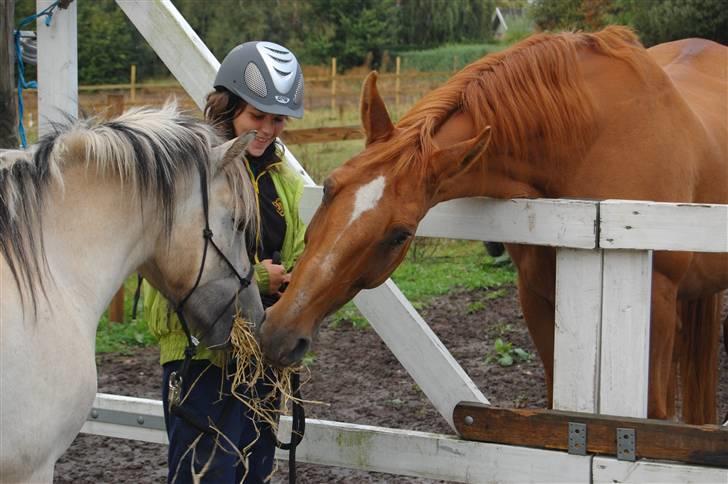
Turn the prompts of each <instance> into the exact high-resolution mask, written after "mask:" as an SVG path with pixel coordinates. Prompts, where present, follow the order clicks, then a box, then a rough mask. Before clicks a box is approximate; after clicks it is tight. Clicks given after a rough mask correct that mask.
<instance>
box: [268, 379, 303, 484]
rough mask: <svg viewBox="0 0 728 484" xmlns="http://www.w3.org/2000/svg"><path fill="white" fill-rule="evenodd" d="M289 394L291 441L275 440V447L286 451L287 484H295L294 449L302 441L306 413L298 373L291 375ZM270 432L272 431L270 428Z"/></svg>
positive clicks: (276, 438) (274, 436)
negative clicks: (291, 402)
mask: <svg viewBox="0 0 728 484" xmlns="http://www.w3.org/2000/svg"><path fill="white" fill-rule="evenodd" d="M291 394H292V395H293V415H292V417H291V441H290V442H281V441H280V440H278V437H277V436H276V435H275V433H274V434H273V438H275V442H276V447H278V448H279V449H281V450H287V451H288V482H289V483H290V484H295V483H296V447H298V444H300V443H301V441H302V440H303V434H304V433H305V431H306V413H305V411H304V409H303V405H302V404H301V376H300V374H299V373H298V372H296V373H294V374H293V375H291ZM271 432H273V429H272V428H271Z"/></svg>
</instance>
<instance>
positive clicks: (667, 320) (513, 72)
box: [260, 27, 728, 423]
mask: <svg viewBox="0 0 728 484" xmlns="http://www.w3.org/2000/svg"><path fill="white" fill-rule="evenodd" d="M727 51H728V49H726V48H725V47H723V46H721V45H719V44H716V43H713V42H709V41H705V40H700V39H688V40H682V41H677V42H672V43H668V44H663V45H659V46H656V47H653V48H651V49H649V50H645V49H644V48H643V47H642V46H641V45H640V43H639V41H638V39H637V38H636V36H635V35H634V34H633V33H632V32H631V31H630V30H628V29H626V28H622V27H610V28H607V29H605V30H604V31H602V32H599V33H594V34H588V33H561V34H553V35H550V34H539V35H535V36H532V37H530V38H528V39H526V40H525V41H523V42H521V43H519V44H517V45H516V46H514V47H512V48H510V49H509V50H507V51H504V52H502V53H498V54H493V55H490V56H487V57H485V58H483V59H481V60H479V61H477V62H475V63H473V64H471V65H469V66H467V67H466V68H464V69H463V70H462V71H460V72H459V73H457V74H455V75H454V76H453V77H452V79H450V80H449V81H448V82H447V83H446V84H444V85H443V86H441V87H440V88H438V89H436V90H434V91H433V92H431V93H430V94H428V95H426V96H425V97H424V98H423V99H421V100H420V101H419V102H418V103H417V104H416V105H415V106H414V107H413V108H412V109H411V110H410V111H409V112H408V113H407V114H406V115H405V116H404V117H403V118H402V119H401V121H400V122H399V123H398V124H397V125H396V126H394V125H393V123H392V121H391V120H390V118H389V115H388V113H387V110H386V107H385V105H384V103H383V101H382V99H381V97H380V95H379V94H378V91H377V88H376V79H377V78H376V75H375V74H370V76H369V77H368V78H367V80H366V81H365V83H364V88H363V94H362V104H361V111H362V113H361V114H362V123H363V127H364V130H365V132H366V147H365V149H364V151H363V152H361V153H360V154H358V155H356V156H355V157H354V158H352V159H351V160H349V161H348V162H346V163H345V164H344V165H343V166H341V167H340V168H338V169H337V170H335V171H334V172H333V173H332V174H331V176H329V177H328V179H327V180H326V182H325V183H324V197H323V201H322V204H321V206H320V207H319V209H318V211H317V212H316V214H315V216H314V218H313V220H312V221H311V224H310V226H309V229H308V233H307V237H308V244H307V247H306V250H305V252H304V254H303V256H302V257H301V259H300V261H299V262H298V264H297V267H296V270H295V271H294V272H293V280H292V281H291V284H290V286H289V287H288V289H287V290H286V292H285V295H284V296H283V298H282V299H281V301H280V302H279V303H278V304H276V305H275V306H274V307H273V308H271V309H270V310H269V312H268V315H267V318H266V321H265V323H264V324H263V326H262V328H261V334H260V337H261V343H262V346H263V350H264V352H265V354H266V355H267V356H268V358H269V359H270V360H271V361H272V362H274V363H277V364H289V363H291V362H293V361H295V360H298V359H300V358H301V357H302V355H303V353H304V351H305V350H306V348H307V347H308V345H309V343H310V341H311V338H312V336H313V334H314V332H315V330H316V328H317V326H318V325H319V324H320V323H321V321H322V319H323V318H324V317H325V316H327V315H328V314H330V313H332V312H333V311H335V310H336V309H337V308H339V307H340V306H341V305H342V304H344V303H345V302H346V301H348V300H349V299H351V298H352V297H353V296H354V295H355V294H356V293H357V292H358V291H359V290H361V289H364V288H371V287H375V286H377V285H378V284H381V283H382V282H383V281H384V280H385V279H386V278H387V277H388V276H389V275H390V274H391V273H392V271H393V270H394V268H395V267H396V266H397V265H398V264H399V263H400V262H401V261H402V258H403V257H404V255H405V252H406V250H407V248H408V246H409V245H410V243H411V242H412V239H413V237H414V234H415V231H416V229H417V225H418V223H419V221H420V220H421V219H422V218H423V217H424V215H425V213H426V212H427V211H428V210H429V209H430V208H431V207H432V206H434V205H436V204H437V203H439V202H442V201H445V200H450V199H453V198H460V197H472V196H488V197H495V198H518V197H529V198H533V197H544V198H564V197H568V198H590V199H608V198H618V199H634V200H654V201H662V202H695V203H728V144H727V143H726V139H728V132H727V126H726V122H727V120H726V105H728V103H727V100H726V93H728V89H727V88H726V59H727V58H728V52H727ZM508 250H509V252H510V254H511V256H512V258H513V260H514V262H515V264H516V266H517V269H518V288H519V295H520V300H521V305H522V310H523V314H524V317H525V319H526V322H527V324H528V328H529V331H530V333H531V336H532V338H533V340H534V342H535V344H536V347H537V349H538V352H539V355H540V357H541V359H542V361H543V364H544V366H545V369H546V374H547V384H548V388H549V397H551V393H552V392H551V390H552V377H553V346H554V291H555V288H554V286H555V265H556V263H555V250H554V249H553V248H548V247H536V246H527V245H510V246H508ZM726 287H728V254H707V253H704V254H703V253H701V254H698V253H686V252H658V253H655V255H654V275H653V280H652V288H653V292H652V322H651V325H652V326H651V343H650V349H649V351H650V387H649V410H648V411H649V415H650V416H652V417H656V418H666V417H668V416H669V415H670V414H671V413H672V412H673V411H674V410H673V405H672V404H671V403H669V402H671V401H672V399H671V398H669V397H668V395H670V393H671V392H672V391H674V386H673V385H674V379H673V378H671V375H672V374H673V370H672V369H671V367H672V365H673V356H677V357H679V358H680V363H681V364H680V367H681V368H682V372H683V375H682V376H683V386H682V388H683V407H684V418H685V420H686V421H688V422H693V423H702V422H711V423H712V422H715V420H716V411H715V393H716V380H717V376H716V375H717V352H718V346H719V345H718V335H719V321H718V317H719V316H718V315H719V305H720V302H719V301H720V299H719V296H720V292H721V291H722V290H723V289H725V288H726ZM678 335H679V337H678ZM678 339H679V340H680V341H681V343H680V344H676V342H677V341H678Z"/></svg>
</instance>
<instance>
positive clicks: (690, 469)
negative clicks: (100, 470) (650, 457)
mask: <svg viewBox="0 0 728 484" xmlns="http://www.w3.org/2000/svg"><path fill="white" fill-rule="evenodd" d="M592 476H593V482H594V483H595V484H596V483H599V484H601V483H604V484H607V483H613V482H632V483H635V484H643V483H655V484H658V483H659V484H666V483H676V484H677V483H681V484H682V483H685V482H696V483H702V484H725V483H726V482H728V463H726V465H725V466H724V467H723V468H722V469H719V468H716V467H703V466H689V465H679V466H676V465H673V464H668V463H666V462H651V461H638V462H627V461H623V460H616V459H610V458H608V457H595V458H594V462H593V472H592Z"/></svg>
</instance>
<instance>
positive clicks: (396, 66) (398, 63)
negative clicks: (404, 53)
mask: <svg viewBox="0 0 728 484" xmlns="http://www.w3.org/2000/svg"><path fill="white" fill-rule="evenodd" d="M401 61H402V59H401V57H400V56H397V58H396V59H395V61H394V112H395V113H396V114H397V118H399V73H400V67H401Z"/></svg>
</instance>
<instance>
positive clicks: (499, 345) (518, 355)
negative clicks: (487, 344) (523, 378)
mask: <svg viewBox="0 0 728 484" xmlns="http://www.w3.org/2000/svg"><path fill="white" fill-rule="evenodd" d="M531 357H532V355H531V353H529V352H528V351H526V350H524V349H523V348H514V347H513V343H511V342H509V341H503V340H502V339H501V338H497V339H496V340H495V344H494V345H493V353H491V354H490V355H489V356H488V358H487V359H486V362H488V363H492V362H493V361H495V362H496V363H498V364H499V365H500V366H511V365H513V364H514V363H521V362H524V361H530V360H531Z"/></svg>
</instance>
